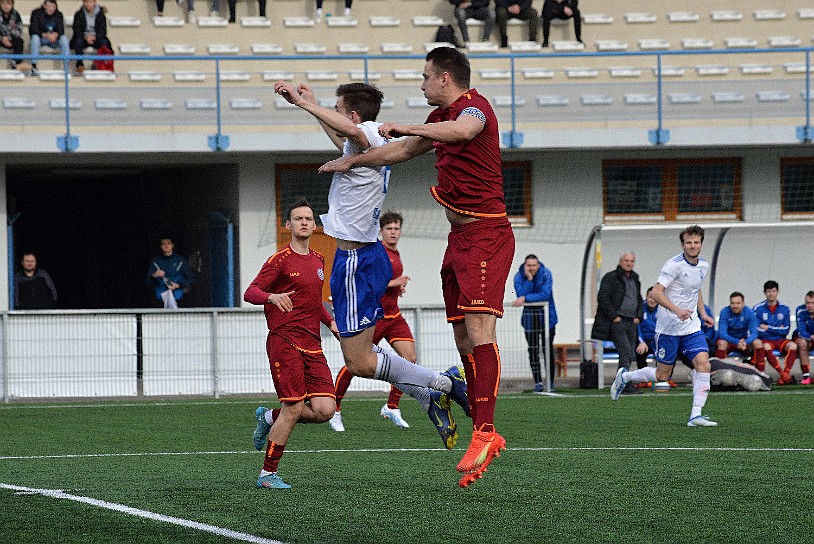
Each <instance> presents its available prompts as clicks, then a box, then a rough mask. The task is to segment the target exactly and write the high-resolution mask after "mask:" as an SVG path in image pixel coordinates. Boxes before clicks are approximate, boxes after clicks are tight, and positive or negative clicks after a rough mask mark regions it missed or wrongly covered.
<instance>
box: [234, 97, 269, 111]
mask: <svg viewBox="0 0 814 544" xmlns="http://www.w3.org/2000/svg"><path fill="white" fill-rule="evenodd" d="M229 107H230V108H232V109H233V110H259V109H263V103H262V102H261V101H260V100H258V99H257V98H232V99H231V100H230V101H229Z"/></svg>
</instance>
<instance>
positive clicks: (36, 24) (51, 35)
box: [28, 0, 71, 75]
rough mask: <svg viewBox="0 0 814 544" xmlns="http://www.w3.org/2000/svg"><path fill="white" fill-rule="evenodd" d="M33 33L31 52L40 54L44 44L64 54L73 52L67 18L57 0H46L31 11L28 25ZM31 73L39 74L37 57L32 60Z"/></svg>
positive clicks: (35, 55) (29, 31)
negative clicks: (67, 34)
mask: <svg viewBox="0 0 814 544" xmlns="http://www.w3.org/2000/svg"><path fill="white" fill-rule="evenodd" d="M28 33H29V34H30V35H31V54H32V55H34V57H37V56H39V54H40V48H41V47H42V46H43V45H46V46H48V47H53V48H57V47H58V48H59V52H60V53H61V54H63V55H70V54H71V45H70V43H69V42H68V37H67V36H66V35H65V18H64V17H63V16H62V12H61V11H59V9H57V2H56V0H44V1H43V3H42V5H41V6H40V7H38V8H37V9H35V10H34V11H32V12H31V22H30V24H29V26H28ZM31 74H32V75H37V59H36V58H34V59H32V60H31Z"/></svg>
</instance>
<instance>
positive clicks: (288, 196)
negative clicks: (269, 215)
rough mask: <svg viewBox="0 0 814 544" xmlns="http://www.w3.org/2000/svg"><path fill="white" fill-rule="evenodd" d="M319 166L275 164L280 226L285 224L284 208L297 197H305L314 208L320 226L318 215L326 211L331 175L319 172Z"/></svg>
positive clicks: (315, 217)
mask: <svg viewBox="0 0 814 544" xmlns="http://www.w3.org/2000/svg"><path fill="white" fill-rule="evenodd" d="M319 167H320V165H319V164H278V165H277V220H278V224H279V226H280V227H281V228H282V227H283V225H285V219H286V218H285V217H284V215H285V210H286V209H287V208H288V206H289V205H291V204H292V203H293V202H294V200H295V199H297V197H305V199H306V200H307V201H308V203H309V204H310V205H311V208H312V209H313V210H314V219H315V220H316V222H317V225H318V226H319V227H322V222H321V221H320V220H319V216H320V214H323V213H327V212H328V191H329V190H330V188H331V179H332V177H333V175H332V174H320V173H319V172H317V169H318V168H319ZM278 230H279V229H278Z"/></svg>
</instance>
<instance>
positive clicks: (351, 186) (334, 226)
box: [274, 81, 470, 449]
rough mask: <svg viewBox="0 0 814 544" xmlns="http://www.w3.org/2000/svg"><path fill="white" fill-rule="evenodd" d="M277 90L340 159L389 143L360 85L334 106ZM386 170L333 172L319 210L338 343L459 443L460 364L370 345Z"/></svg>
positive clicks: (385, 260) (388, 271) (358, 366)
mask: <svg viewBox="0 0 814 544" xmlns="http://www.w3.org/2000/svg"><path fill="white" fill-rule="evenodd" d="M274 90H275V91H276V92H277V93H278V94H279V95H280V96H282V97H283V98H285V99H286V100H287V101H288V102H290V103H291V104H294V105H295V106H297V107H299V108H302V109H304V110H305V111H307V112H308V113H310V114H311V115H313V116H314V117H316V119H317V120H318V121H319V123H320V125H322V128H323V130H324V131H325V133H326V134H327V135H328V137H329V138H330V139H331V141H332V142H333V143H334V145H336V147H337V148H338V149H341V150H342V154H343V156H349V155H358V154H360V153H366V152H367V151H368V150H370V149H375V148H378V147H381V146H383V145H384V144H386V143H387V140H386V139H385V138H384V137H382V136H381V135H380V134H379V130H378V129H379V126H380V125H381V123H377V122H376V117H377V116H378V114H379V109H380V107H381V103H382V100H383V99H384V95H383V94H382V93H381V91H379V90H378V89H377V88H376V87H374V86H372V85H368V84H365V83H348V84H344V85H340V86H339V87H338V88H337V90H336V95H337V101H336V109H335V110H332V109H328V108H325V107H322V106H320V105H319V104H318V103H317V100H316V97H315V96H314V93H313V91H312V90H311V87H310V86H308V85H306V84H304V83H301V84H300V85H299V86H297V87H295V86H294V85H292V84H290V83H287V82H285V81H278V82H277V83H275V84H274ZM389 174H390V168H389V167H387V166H360V167H355V168H352V169H350V170H348V171H347V172H336V173H334V175H333V180H332V181H331V188H330V190H329V193H328V213H326V214H323V215H320V219H321V221H322V225H323V228H324V231H325V233H326V234H328V235H330V236H333V237H334V238H336V247H337V249H336V256H335V258H334V264H333V270H332V271H331V278H330V285H331V297H332V299H333V305H334V312H335V314H336V315H335V319H336V324H337V327H338V329H339V337H340V339H339V343H340V345H341V346H342V354H343V356H344V358H345V364H346V365H347V367H348V370H350V372H351V374H353V375H354V376H361V377H364V378H373V379H376V380H382V381H386V382H389V383H391V384H393V385H395V386H396V387H398V388H399V389H401V390H402V391H403V392H405V393H407V394H408V395H410V396H412V397H414V398H415V399H416V400H417V401H418V402H419V404H421V406H422V407H423V408H424V410H426V411H427V414H428V415H429V417H430V420H431V421H432V422H433V424H435V427H436V429H437V430H438V433H439V434H440V435H441V440H442V441H443V442H444V446H445V447H446V448H447V449H452V448H453V447H455V444H456V442H457V440H458V431H457V424H456V423H455V421H454V419H453V418H452V412H451V411H450V407H451V402H450V401H455V402H456V403H458V404H459V405H460V406H461V407H462V408H463V410H464V413H465V414H466V415H467V416H469V415H470V411H469V401H468V399H467V396H466V382H465V380H464V379H463V377H462V376H461V373H460V371H459V370H458V367H457V366H453V367H451V368H449V369H448V370H447V371H445V372H436V371H434V370H430V369H428V368H425V367H422V366H419V365H417V364H413V363H411V362H410V361H408V360H407V359H405V358H403V357H401V356H399V355H397V354H396V353H394V352H390V351H384V350H383V349H381V348H379V347H378V346H374V345H373V333H374V330H375V325H376V321H378V320H379V319H381V318H382V317H383V315H384V311H383V310H382V306H381V299H382V296H383V295H384V292H385V290H386V289H387V284H388V283H389V282H390V279H391V277H392V274H393V268H392V265H391V264H390V258H389V257H388V256H387V251H386V250H385V248H384V246H383V245H382V243H381V241H379V239H378V234H379V216H380V215H381V212H382V205H383V204H384V197H385V194H386V193H387V184H388V182H389V177H390V176H389Z"/></svg>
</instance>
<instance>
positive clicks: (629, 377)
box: [622, 366, 656, 383]
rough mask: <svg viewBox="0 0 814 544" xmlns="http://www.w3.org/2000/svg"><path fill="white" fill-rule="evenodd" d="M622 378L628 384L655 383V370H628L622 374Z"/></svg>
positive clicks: (647, 367)
mask: <svg viewBox="0 0 814 544" xmlns="http://www.w3.org/2000/svg"><path fill="white" fill-rule="evenodd" d="M622 378H623V379H624V380H625V381H628V382H636V383H640V382H654V381H656V369H655V367H652V366H646V367H644V368H640V369H639V370H628V371H626V372H623V373H622Z"/></svg>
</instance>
